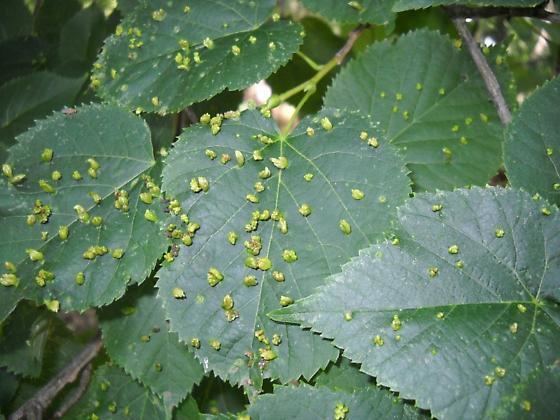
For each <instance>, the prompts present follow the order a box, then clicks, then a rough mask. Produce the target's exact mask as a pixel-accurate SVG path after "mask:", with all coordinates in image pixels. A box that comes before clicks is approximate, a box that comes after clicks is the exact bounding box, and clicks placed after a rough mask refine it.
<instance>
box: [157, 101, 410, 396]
mask: <svg viewBox="0 0 560 420" xmlns="http://www.w3.org/2000/svg"><path fill="white" fill-rule="evenodd" d="M322 119H323V122H322V123H321V120H322ZM327 123H328V124H327ZM322 125H324V126H326V127H328V126H329V125H332V127H333V128H332V129H330V130H326V129H325V128H323V127H322ZM217 128H219V129H220V131H219V134H218V135H216V136H214V135H212V133H211V130H210V128H209V127H208V126H205V125H196V126H193V127H191V128H189V129H187V130H185V132H184V133H183V134H182V135H181V136H180V139H179V141H178V142H177V143H175V147H174V149H173V150H172V151H171V153H170V155H169V157H168V159H167V161H166V167H165V169H164V172H163V189H164V190H165V191H166V192H167V194H168V195H169V196H171V197H175V198H177V199H178V200H179V202H180V203H181V205H182V209H183V212H184V213H186V214H188V216H189V218H190V221H191V223H192V222H196V223H199V224H200V225H201V227H200V230H199V231H197V232H196V235H194V238H193V245H192V246H191V247H188V248H183V249H182V250H181V252H180V253H179V256H178V257H177V258H176V259H175V261H174V262H173V263H172V264H171V265H168V266H166V267H164V269H162V270H160V272H159V274H158V275H159V277H160V280H159V282H158V287H159V288H160V292H159V294H160V297H161V298H162V300H163V302H164V304H165V307H166V312H167V315H168V317H169V319H170V320H171V329H172V330H173V331H177V332H178V333H179V338H180V339H181V340H183V341H185V342H187V343H190V342H191V339H193V338H197V339H199V340H200V342H201V345H200V349H198V350H197V351H196V354H197V357H199V358H200V359H201V360H203V361H204V363H207V364H208V366H209V368H210V369H212V370H213V371H214V372H215V373H216V374H218V375H219V376H220V377H222V378H224V379H228V380H230V381H231V382H232V383H240V384H243V385H248V384H249V383H250V382H252V383H253V385H255V386H256V387H260V382H261V381H262V377H261V375H262V376H263V377H271V378H280V380H281V381H284V382H285V381H289V380H291V379H295V378H297V377H299V376H300V375H303V376H304V377H306V378H310V377H311V376H313V375H314V374H315V372H316V371H317V369H319V368H321V367H324V366H325V365H326V364H327V363H328V361H329V360H333V359H335V358H336V357H337V351H336V350H335V349H334V348H333V347H332V346H330V344H329V343H327V342H325V341H324V340H321V339H320V338H318V337H317V336H314V335H313V334H308V333H305V332H303V331H300V330H299V329H298V328H294V327H293V326H286V325H281V324H276V323H273V322H271V321H270V320H269V319H268V318H267V317H266V315H265V314H266V313H267V312H269V311H271V310H272V309H275V308H278V307H280V305H281V303H280V300H281V297H282V296H285V297H286V298H284V299H283V303H284V304H287V303H289V299H294V300H295V299H297V298H300V297H304V296H307V295H309V294H310V293H312V292H313V290H314V289H315V288H316V287H317V286H320V285H322V284H323V279H324V278H325V277H326V276H328V275H329V274H331V273H334V272H337V271H338V270H339V267H340V265H341V264H343V263H345V262H346V261H348V260H349V259H350V257H351V256H353V255H355V254H357V252H358V250H359V249H361V248H363V247H365V246H367V245H368V244H370V243H373V242H375V241H377V240H380V239H381V238H383V234H384V232H385V231H386V230H388V229H389V225H390V221H391V219H392V218H393V215H394V208H395V207H396V206H397V205H398V204H400V203H401V202H403V200H404V199H405V198H406V197H407V196H408V194H409V192H410V189H409V179H408V178H407V176H406V171H405V169H404V166H403V163H402V160H401V159H400V158H399V157H398V156H397V155H396V152H395V150H394V148H393V147H392V146H390V145H389V144H388V143H387V142H386V141H385V139H384V138H383V137H382V136H380V135H379V133H378V131H377V129H376V128H375V126H373V125H372V124H371V122H370V121H369V120H368V119H367V118H365V117H362V116H360V115H358V114H356V113H353V114H350V113H349V114H342V113H338V112H328V113H325V114H322V115H319V116H313V117H311V118H306V119H304V120H303V121H302V122H301V124H300V125H299V126H298V128H297V129H296V130H295V131H294V132H293V133H292V134H290V135H289V136H284V135H281V134H279V132H278V128H277V127H276V126H275V124H274V122H273V121H272V120H269V119H265V118H263V117H261V116H260V115H259V113H258V112H256V111H248V112H245V113H243V114H242V115H241V117H240V118H239V119H235V118H234V119H229V120H228V119H226V120H225V121H224V122H223V124H222V125H221V127H219V125H214V129H217ZM307 129H310V130H313V131H314V136H309V135H307V134H306V130H307ZM362 131H364V132H366V131H367V133H369V136H368V137H369V138H370V139H372V138H373V137H377V139H378V143H379V146H378V148H373V147H371V146H368V143H367V138H366V141H363V140H360V133H361V132H362ZM259 138H260V139H261V140H259ZM371 141H372V142H373V140H371ZM263 142H264V143H267V144H266V145H263ZM268 143H270V144H268ZM213 153H215V154H216V158H215V159H214V160H212V159H210V158H209V157H208V156H207V155H210V156H211V157H213ZM223 154H227V155H228V156H229V157H230V158H231V161H229V162H228V163H227V164H225V165H224V164H222V163H221V160H222V158H223ZM259 154H261V155H262V160H254V159H253V156H255V157H257V159H260V157H259V156H258V155H259ZM281 156H282V157H284V158H286V160H285V161H282V160H281V159H280V162H279V161H276V164H277V165H278V166H283V165H282V164H283V163H284V164H286V165H287V166H288V167H287V169H285V170H280V169H278V168H277V167H276V166H275V164H274V163H273V162H272V161H271V159H277V158H279V157H281ZM237 159H239V161H240V163H241V164H239V163H238V162H237ZM265 168H268V169H265ZM260 171H265V172H266V171H268V172H269V173H270V177H268V178H264V179H263V178H261V177H260V176H259V173H260ZM262 175H264V174H262ZM198 177H202V178H201V180H200V182H202V183H203V184H204V183H205V182H206V181H208V183H209V185H208V186H209V188H208V192H206V193H205V192H198V193H194V192H193V191H192V190H191V187H190V184H191V180H193V179H194V183H195V184H196V183H197V182H198V181H197V179H198ZM306 178H307V179H308V180H309V181H306ZM194 186H195V187H196V185H194ZM353 189H354V190H356V191H355V192H354V193H353V192H352V190H353ZM195 190H197V189H196V188H195ZM260 190H263V191H262V192H260V193H259V192H258V191H260ZM362 193H363V199H354V198H353V194H354V195H355V196H356V197H358V198H362V197H361V194H362ZM256 201H258V203H256ZM253 202H255V203H253ZM306 206H308V207H306ZM275 209H277V210H278V211H279V212H280V214H279V215H278V216H277V217H274V215H272V213H274V210H275ZM265 210H266V212H265ZM255 212H258V215H257V213H255ZM300 212H301V213H300ZM267 213H268V214H267ZM304 213H305V214H307V217H305V216H303V215H302V214H304ZM257 216H259V218H260V219H261V220H259V221H256V219H255V218H256V217H257ZM273 217H274V218H275V219H277V220H276V221H273V220H272V218H273ZM264 219H267V220H264ZM252 223H254V226H251V225H252ZM177 224H178V225H179V224H180V222H177ZM285 224H287V226H286V227H285V228H283V226H284V225H285ZM341 224H342V226H343V228H344V230H345V231H346V232H347V233H349V234H345V233H344V232H343V231H342V230H341V227H340V225H341ZM253 228H256V230H254V231H252V229H253ZM181 229H184V227H182V228H181ZM350 230H351V233H350ZM249 231H250V232H249ZM230 232H233V233H231V234H230ZM283 232H284V233H283ZM234 234H235V235H237V239H236V240H235V241H234V240H233V235H234ZM230 235H231V236H232V237H230ZM254 236H256V238H252V237H254ZM230 240H231V243H235V245H232V244H231V243H230ZM251 240H253V241H252V243H248V246H249V247H250V248H251V249H252V250H253V251H252V252H253V253H254V256H253V255H249V253H248V252H249V251H248V250H247V249H246V247H245V246H244V242H245V241H251ZM292 251H293V254H292V253H291V252H292ZM247 257H250V258H254V259H255V261H254V262H257V263H259V262H260V264H261V267H262V268H263V269H259V270H257V269H253V268H249V267H248V266H247V265H246V264H248V265H254V264H253V261H252V260H251V259H249V260H248V261H246V258H247ZM296 257H297V260H296V261H293V260H294V259H295V258H296ZM267 264H270V265H271V266H272V267H270V269H268V268H269V267H266V265H267ZM211 268H215V269H217V270H218V271H219V272H220V273H221V274H222V275H223V281H221V282H219V284H217V285H215V286H214V287H211V286H210V285H209V283H210V282H209V279H208V277H210V280H211V281H212V283H213V284H214V281H218V280H219V278H220V277H221V276H220V273H215V274H214V275H212V274H210V275H209V270H210V269H211ZM276 271H277V272H278V273H280V274H278V273H277V274H274V272H276ZM273 274H274V275H275V276H276V278H277V280H275V279H274V278H273ZM246 276H254V278H251V277H250V278H249V279H248V280H247V281H252V282H253V284H254V283H257V284H256V285H254V286H250V287H248V286H245V285H244V281H245V280H244V279H245V277H246ZM282 280H284V281H282ZM175 288H179V290H182V291H184V292H185V295H186V298H185V299H176V298H174V296H173V294H174V289H175ZM226 295H230V296H231V297H232V298H233V305H234V306H233V308H232V309H229V310H228V309H227V307H228V306H231V305H227V304H226V305H224V306H225V307H226V310H224V309H222V305H223V304H224V302H223V300H224V298H225V297H226ZM226 300H227V299H226ZM236 315H238V318H237V319H234V320H230V322H228V319H227V318H228V316H229V317H230V318H232V317H235V316H236ZM259 331H260V334H257V335H258V336H259V337H260V341H259V338H258V337H256V336H255V334H256V333H257V332H259ZM263 331H264V332H263ZM274 334H277V335H278V336H279V337H278V338H281V343H279V345H273V344H272V342H273V340H274V341H276V340H278V338H276V339H273V335H274ZM212 340H219V341H220V344H221V347H220V349H219V350H215V349H214V348H213V347H212V346H211V345H210V344H211V341H212ZM215 344H216V343H215ZM269 347H270V349H269ZM264 350H272V352H273V353H268V356H267V354H266V353H265V357H269V358H274V356H276V358H275V359H274V360H270V361H266V360H263V358H261V357H260V356H261V353H260V352H261V351H264Z"/></svg>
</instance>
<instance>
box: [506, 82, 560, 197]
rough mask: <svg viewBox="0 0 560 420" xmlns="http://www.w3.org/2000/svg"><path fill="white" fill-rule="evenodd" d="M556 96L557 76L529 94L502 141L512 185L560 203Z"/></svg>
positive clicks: (558, 95)
mask: <svg viewBox="0 0 560 420" xmlns="http://www.w3.org/2000/svg"><path fill="white" fill-rule="evenodd" d="M559 98H560V79H558V78H556V79H554V80H552V81H551V82H549V83H547V84H546V85H544V86H543V87H542V88H540V89H539V90H537V91H536V92H535V93H534V94H533V95H531V97H529V99H527V100H526V101H525V102H524V103H523V105H522V106H521V108H520V109H519V112H518V113H517V114H516V115H515V116H514V118H513V121H512V122H511V124H510V125H509V127H508V130H507V134H506V142H505V145H504V160H505V165H506V168H507V177H508V179H509V181H510V183H511V185H512V186H513V187H519V188H523V189H525V190H527V191H528V192H530V193H539V194H540V195H542V196H543V197H544V198H546V199H547V200H550V201H551V202H553V203H556V204H560V138H559V137H558V132H559V131H560V121H559V119H558V108H559V107H560V100H559Z"/></svg>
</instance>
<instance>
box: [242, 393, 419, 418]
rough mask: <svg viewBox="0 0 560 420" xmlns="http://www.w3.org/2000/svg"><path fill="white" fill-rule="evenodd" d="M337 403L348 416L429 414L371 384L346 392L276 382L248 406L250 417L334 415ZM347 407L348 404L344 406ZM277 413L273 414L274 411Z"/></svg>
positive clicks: (410, 416) (371, 416) (387, 416)
mask: <svg viewBox="0 0 560 420" xmlns="http://www.w3.org/2000/svg"><path fill="white" fill-rule="evenodd" d="M337 405H339V406H340V408H341V409H342V410H345V409H347V410H348V411H347V412H346V417H344V418H347V419H377V418H384V419H418V418H426V417H425V416H423V415H421V414H420V413H419V412H418V410H417V409H415V408H413V407H412V406H410V405H407V404H404V403H403V402H402V401H401V400H399V399H398V398H396V397H395V396H394V395H393V394H391V393H390V392H389V391H387V390H383V389H380V388H375V387H373V388H368V389H367V390H362V391H356V392H354V393H347V392H342V391H331V390H330V389H328V388H325V387H321V388H312V387H310V386H307V385H301V386H298V387H288V386H276V387H275V388H274V393H273V394H265V395H262V396H260V397H258V398H257V400H256V401H255V403H253V404H252V405H251V406H250V407H249V415H250V416H251V419H254V420H258V419H269V418H271V416H273V417H274V418H278V419H301V420H310V419H317V420H320V419H332V418H336V417H335V409H336V407H337ZM344 407H345V408H344ZM272 413H274V414H272Z"/></svg>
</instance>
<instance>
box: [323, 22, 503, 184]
mask: <svg viewBox="0 0 560 420" xmlns="http://www.w3.org/2000/svg"><path fill="white" fill-rule="evenodd" d="M403 69H406V71H404V70H403ZM325 106H329V107H337V108H348V109H358V110H361V111H362V112H366V113H368V114H370V115H371V116H372V118H374V119H375V120H377V121H379V124H380V127H381V128H382V129H383V130H384V131H385V132H386V134H387V136H388V138H389V140H390V141H391V143H393V144H394V145H396V146H398V147H399V148H400V150H401V151H402V153H403V154H404V157H405V160H406V162H407V165H408V167H409V169H410V170H411V171H412V178H413V180H414V183H415V186H416V189H418V190H436V189H453V188H454V187H461V186H465V185H467V184H475V185H476V184H481V185H484V184H485V183H486V182H487V181H488V180H489V179H490V178H491V177H492V176H493V175H494V174H495V173H496V172H497V170H498V168H499V166H500V162H501V144H502V138H503V134H502V127H501V124H500V121H499V119H498V116H497V114H496V111H495V109H494V107H493V105H492V104H491V102H490V101H489V100H488V93H487V91H486V88H485V86H484V82H483V81H482V79H481V77H480V75H479V73H478V70H477V69H476V67H475V65H474V63H473V61H472V58H471V57H470V55H469V53H468V51H466V50H463V49H458V48H456V47H455V46H454V45H453V43H452V42H451V41H450V39H449V38H448V37H446V36H444V35H440V34H439V33H437V32H430V31H425V30H423V31H417V32H412V33H410V34H408V35H405V36H402V37H401V38H399V39H398V41H397V42H396V43H395V44H392V43H390V42H389V41H384V42H380V43H376V44H373V45H372V46H371V47H370V48H369V49H368V50H366V52H365V53H364V54H363V55H362V56H360V57H359V58H357V59H355V60H353V61H352V62H350V63H349V64H348V65H347V66H346V67H345V68H344V69H343V70H342V71H341V72H340V73H339V75H338V76H337V78H336V79H335V81H334V83H333V85H332V87H331V88H330V89H329V90H328V91H327V94H326V97H325Z"/></svg>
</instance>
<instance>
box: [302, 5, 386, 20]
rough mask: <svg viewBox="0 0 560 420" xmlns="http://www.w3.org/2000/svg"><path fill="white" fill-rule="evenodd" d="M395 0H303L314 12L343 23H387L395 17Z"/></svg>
mask: <svg viewBox="0 0 560 420" xmlns="http://www.w3.org/2000/svg"><path fill="white" fill-rule="evenodd" d="M394 1H395V0H361V1H357V2H348V1H340V0H303V4H304V5H305V7H307V8H309V10H311V11H313V12H317V13H319V14H320V15H322V16H324V17H326V18H328V19H332V20H335V21H337V22H342V23H354V24H356V23H375V24H386V23H388V22H389V21H391V20H393V19H394V13H393V12H392V11H391V8H392V6H393V4H394Z"/></svg>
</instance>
